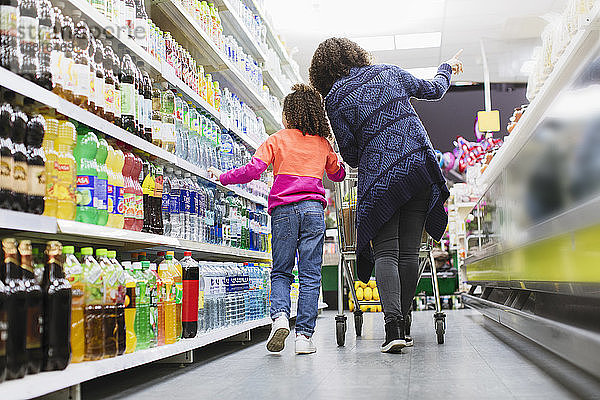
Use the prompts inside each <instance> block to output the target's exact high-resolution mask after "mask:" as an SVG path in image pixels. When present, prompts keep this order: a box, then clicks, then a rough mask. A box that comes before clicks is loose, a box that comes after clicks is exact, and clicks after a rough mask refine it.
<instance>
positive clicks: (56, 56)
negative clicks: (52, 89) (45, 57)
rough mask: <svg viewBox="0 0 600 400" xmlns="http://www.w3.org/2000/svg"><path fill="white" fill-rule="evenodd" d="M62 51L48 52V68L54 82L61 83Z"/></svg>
mask: <svg viewBox="0 0 600 400" xmlns="http://www.w3.org/2000/svg"><path fill="white" fill-rule="evenodd" d="M63 56H64V55H63V53H62V51H56V50H52V52H51V53H50V70H51V71H52V80H53V81H54V84H55V85H56V84H58V85H61V86H62V85H63V76H62V64H61V62H63V61H62V59H63V58H64V57H63Z"/></svg>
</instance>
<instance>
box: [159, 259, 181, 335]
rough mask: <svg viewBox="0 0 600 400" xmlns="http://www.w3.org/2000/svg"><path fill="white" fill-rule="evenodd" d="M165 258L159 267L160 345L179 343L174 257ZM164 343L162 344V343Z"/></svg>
mask: <svg viewBox="0 0 600 400" xmlns="http://www.w3.org/2000/svg"><path fill="white" fill-rule="evenodd" d="M169 253H170V252H167V255H166V256H165V260H164V261H163V262H161V263H160V265H159V266H158V276H160V280H161V282H162V291H161V294H160V301H159V305H158V331H159V336H158V344H159V345H161V344H170V343H175V342H176V341H177V338H176V335H177V327H176V317H175V300H174V299H175V287H174V286H175V282H174V280H173V276H172V275H171V264H173V255H172V254H169ZM161 342H162V343H161Z"/></svg>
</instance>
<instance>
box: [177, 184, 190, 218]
mask: <svg viewBox="0 0 600 400" xmlns="http://www.w3.org/2000/svg"><path fill="white" fill-rule="evenodd" d="M179 201H180V203H181V205H180V207H181V210H180V212H184V213H189V212H190V192H189V190H186V189H181V191H180V192H179Z"/></svg>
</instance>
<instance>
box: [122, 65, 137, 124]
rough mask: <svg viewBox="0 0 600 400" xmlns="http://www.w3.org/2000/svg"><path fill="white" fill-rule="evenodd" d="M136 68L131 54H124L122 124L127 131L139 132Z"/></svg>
mask: <svg viewBox="0 0 600 400" xmlns="http://www.w3.org/2000/svg"><path fill="white" fill-rule="evenodd" d="M135 77H136V70H135V65H134V64H133V61H132V60H131V57H130V56H129V54H125V55H124V56H123V61H122V63H121V79H120V87H121V124H122V128H123V129H125V130H126V131H127V132H130V133H133V134H134V135H135V134H137V128H136V120H135V115H136V98H137V97H136V95H137V92H136V90H135V85H136V78H135Z"/></svg>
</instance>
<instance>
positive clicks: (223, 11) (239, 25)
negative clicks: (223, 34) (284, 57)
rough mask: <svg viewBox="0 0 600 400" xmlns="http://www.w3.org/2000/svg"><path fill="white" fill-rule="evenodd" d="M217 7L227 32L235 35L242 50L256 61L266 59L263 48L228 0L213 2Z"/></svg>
mask: <svg viewBox="0 0 600 400" xmlns="http://www.w3.org/2000/svg"><path fill="white" fill-rule="evenodd" d="M215 3H216V4H215V5H216V6H217V7H218V8H219V14H220V15H221V21H222V22H223V25H224V28H225V29H226V31H227V33H228V34H230V35H232V36H233V37H235V39H236V40H237V41H238V43H239V44H240V45H241V46H242V47H243V48H244V50H245V51H246V52H247V53H248V54H250V55H251V56H252V57H253V58H254V59H255V60H256V61H258V62H264V61H265V60H266V59H267V56H266V54H265V50H264V48H262V47H261V46H260V44H258V43H257V42H256V40H255V39H254V37H253V36H252V33H251V32H250V30H248V27H246V25H245V24H244V22H243V21H242V19H241V18H240V17H239V16H238V15H237V14H236V13H235V11H233V7H232V6H231V2H230V1H229V0H217V1H216V2H215Z"/></svg>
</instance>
